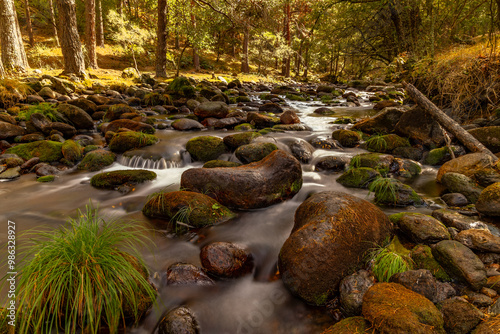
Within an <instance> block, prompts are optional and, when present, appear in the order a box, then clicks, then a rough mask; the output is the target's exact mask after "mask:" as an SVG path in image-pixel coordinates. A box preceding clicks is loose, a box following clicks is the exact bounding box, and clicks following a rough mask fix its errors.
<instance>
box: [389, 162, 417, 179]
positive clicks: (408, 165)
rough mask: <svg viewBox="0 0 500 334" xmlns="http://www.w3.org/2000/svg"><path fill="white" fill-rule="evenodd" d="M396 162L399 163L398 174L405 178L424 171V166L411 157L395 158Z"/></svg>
mask: <svg viewBox="0 0 500 334" xmlns="http://www.w3.org/2000/svg"><path fill="white" fill-rule="evenodd" d="M394 163H395V164H397V167H398V170H397V171H396V174H397V175H399V176H401V177H404V178H412V177H414V176H417V175H420V173H422V167H421V166H420V164H419V163H418V162H416V161H413V160H410V159H399V158H395V159H394Z"/></svg>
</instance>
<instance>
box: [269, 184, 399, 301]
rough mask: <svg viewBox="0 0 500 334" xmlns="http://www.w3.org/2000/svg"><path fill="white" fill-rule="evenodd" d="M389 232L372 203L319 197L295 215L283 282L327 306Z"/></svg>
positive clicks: (282, 263) (282, 259) (282, 258)
mask: <svg viewBox="0 0 500 334" xmlns="http://www.w3.org/2000/svg"><path fill="white" fill-rule="evenodd" d="M354 231H355V232H354ZM390 231H391V224H390V222H389V220H388V219H387V216H386V215H385V214H384V213H383V212H382V211H381V210H380V209H378V208H377V207H376V206H375V205H373V204H371V203H370V202H367V201H365V200H363V199H360V198H357V197H354V196H351V195H348V194H345V193H341V192H333V191H329V192H321V193H316V194H314V195H312V196H311V197H309V198H308V199H307V200H306V201H304V202H303V203H302V204H301V205H300V206H299V207H298V208H297V210H296V211H295V224H294V227H293V229H292V232H291V234H290V236H289V237H288V239H287V240H286V241H285V243H284V245H283V247H282V248H281V251H280V255H279V262H278V265H279V270H280V273H281V275H282V276H281V277H282V279H283V282H284V283H285V285H286V286H287V287H288V289H290V290H291V292H292V293H293V294H295V295H297V296H299V297H301V298H302V299H304V300H305V301H306V302H308V303H311V304H314V305H323V304H325V303H326V302H327V301H328V300H329V299H330V298H331V297H332V296H333V295H334V293H335V292H336V291H337V290H338V288H339V284H340V281H341V280H342V278H344V277H345V276H346V274H347V273H348V272H349V271H350V270H352V268H353V267H355V266H356V265H357V264H358V263H360V261H362V256H361V254H363V253H364V252H366V251H367V250H368V249H369V248H370V247H372V246H371V245H373V244H374V243H375V244H376V243H379V242H381V241H382V240H384V238H386V237H388V236H389V234H390Z"/></svg>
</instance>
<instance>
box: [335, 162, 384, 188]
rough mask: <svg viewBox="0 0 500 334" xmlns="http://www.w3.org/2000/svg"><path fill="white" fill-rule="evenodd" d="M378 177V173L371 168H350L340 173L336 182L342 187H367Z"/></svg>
mask: <svg viewBox="0 0 500 334" xmlns="http://www.w3.org/2000/svg"><path fill="white" fill-rule="evenodd" d="M379 177H381V175H380V173H379V172H378V171H376V170H375V169H373V168H368V167H360V168H351V169H349V170H348V171H346V172H345V173H344V174H342V175H341V176H340V177H339V178H338V179H337V182H338V183H340V184H341V185H343V186H344V187H349V188H367V187H368V185H369V184H370V183H371V182H372V181H373V180H375V179H377V178H379Z"/></svg>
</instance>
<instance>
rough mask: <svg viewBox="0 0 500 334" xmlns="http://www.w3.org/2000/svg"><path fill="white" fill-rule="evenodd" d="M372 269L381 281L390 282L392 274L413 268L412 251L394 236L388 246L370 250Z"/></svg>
mask: <svg viewBox="0 0 500 334" xmlns="http://www.w3.org/2000/svg"><path fill="white" fill-rule="evenodd" d="M370 257H371V259H372V260H373V267H372V271H373V274H374V275H375V277H376V278H377V280H378V281H379V282H389V279H390V278H391V277H392V275H394V274H396V273H402V272H405V271H408V270H412V269H413V260H412V259H411V257H410V251H409V250H408V249H406V248H405V247H404V246H403V245H401V243H400V242H399V239H398V237H396V236H395V237H394V238H393V239H392V241H391V243H390V244H389V245H387V246H386V247H378V246H377V247H375V248H373V249H372V250H371V251H370Z"/></svg>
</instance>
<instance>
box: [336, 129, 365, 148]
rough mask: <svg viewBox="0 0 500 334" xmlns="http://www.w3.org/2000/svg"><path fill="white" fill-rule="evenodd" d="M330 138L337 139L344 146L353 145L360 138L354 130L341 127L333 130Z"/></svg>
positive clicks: (357, 142) (356, 143)
mask: <svg viewBox="0 0 500 334" xmlns="http://www.w3.org/2000/svg"><path fill="white" fill-rule="evenodd" d="M332 138H333V139H335V140H338V141H339V143H340V145H342V146H344V147H354V146H356V145H358V144H359V141H360V140H361V136H360V135H359V133H357V132H356V131H351V130H342V129H339V130H335V131H333V132H332Z"/></svg>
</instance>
